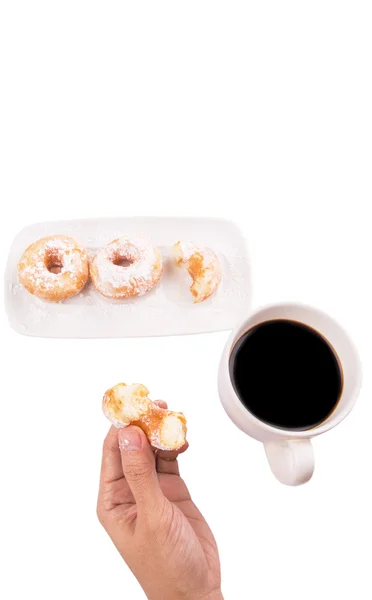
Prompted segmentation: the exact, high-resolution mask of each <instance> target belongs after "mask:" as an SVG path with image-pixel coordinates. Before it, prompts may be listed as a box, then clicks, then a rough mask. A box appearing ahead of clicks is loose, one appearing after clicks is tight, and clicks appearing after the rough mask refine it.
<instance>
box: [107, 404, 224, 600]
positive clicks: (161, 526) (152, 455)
mask: <svg viewBox="0 0 372 600" xmlns="http://www.w3.org/2000/svg"><path fill="white" fill-rule="evenodd" d="M157 404H158V405H159V406H160V407H162V408H166V407H167V405H166V404H165V402H157ZM186 449H187V444H186V445H185V446H184V447H183V448H181V449H180V450H179V451H178V452H168V451H162V450H156V452H154V449H153V448H151V446H150V445H149V443H148V440H147V438H146V436H145V434H144V433H143V431H142V430H141V429H139V428H138V427H134V426H129V427H125V428H123V429H116V428H115V427H111V429H110V431H109V433H108V435H107V437H106V439H105V442H104V446H103V457H102V468H101V479H100V489H99V495H98V504H97V515H98V518H99V520H100V522H101V523H102V525H103V527H104V528H105V529H106V531H107V533H108V534H109V536H110V537H111V539H112V541H113V542H114V544H115V546H116V548H117V549H118V551H119V552H120V554H121V556H122V557H123V559H124V560H125V562H126V563H127V565H128V566H129V568H130V569H131V571H132V572H133V574H134V575H135V577H136V578H137V579H138V581H139V583H140V584H141V586H142V588H143V590H144V592H145V594H146V596H147V598H148V599H149V600H221V599H222V600H223V596H222V593H221V574H220V563H219V558H218V550H217V545H216V542H215V539H214V537H213V534H212V532H211V530H210V529H209V527H208V525H207V523H206V521H205V520H204V518H203V516H202V515H201V513H200V512H199V510H198V509H197V507H196V506H195V504H194V503H193V502H192V500H191V498H190V494H189V491H188V489H187V487H186V484H185V482H184V481H183V480H182V479H181V477H180V475H179V469H178V463H177V455H178V454H179V453H180V452H183V451H184V450H186Z"/></svg>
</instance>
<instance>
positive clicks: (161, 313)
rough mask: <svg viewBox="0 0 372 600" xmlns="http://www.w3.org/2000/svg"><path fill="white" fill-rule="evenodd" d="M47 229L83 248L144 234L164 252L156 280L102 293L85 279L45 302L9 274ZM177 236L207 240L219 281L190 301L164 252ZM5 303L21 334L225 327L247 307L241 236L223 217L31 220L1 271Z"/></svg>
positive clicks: (183, 276) (181, 272) (183, 278)
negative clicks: (141, 291) (122, 293)
mask: <svg viewBox="0 0 372 600" xmlns="http://www.w3.org/2000/svg"><path fill="white" fill-rule="evenodd" d="M54 234H65V235H70V236H72V237H74V238H75V239H76V240H77V241H79V242H80V243H81V244H83V245H85V246H86V247H87V248H88V252H89V254H90V255H94V253H95V252H96V251H97V250H98V249H100V248H102V247H103V246H105V245H106V244H108V243H109V242H111V241H112V240H113V239H115V238H117V237H119V236H121V235H129V236H136V237H137V236H141V237H145V238H148V239H151V240H152V242H153V243H154V244H155V245H156V246H158V247H159V249H160V251H161V252H162V255H163V260H164V272H163V275H162V277H161V279H160V282H159V283H158V285H157V286H155V287H154V288H153V289H152V290H151V291H150V292H149V293H148V294H146V295H144V296H141V297H137V298H133V299H128V300H122V301H118V300H116V301H115V300H108V299H107V298H104V297H103V296H101V295H100V294H99V293H98V292H97V291H96V290H95V288H94V287H93V285H92V284H91V283H88V284H87V285H86V287H85V288H84V290H83V291H82V292H81V293H80V294H78V295H77V296H74V297H73V298H70V299H68V300H64V301H63V302H57V303H53V302H47V301H45V300H41V299H39V298H37V297H36V296H33V295H31V294H29V293H28V292H27V291H26V290H25V289H24V288H23V287H22V286H21V285H20V284H19V283H18V279H17V263H18V261H19V259H20V257H21V255H22V253H23V252H24V250H25V249H26V248H27V247H28V246H29V245H30V244H32V242H34V241H36V240H37V239H39V238H41V237H43V236H46V235H54ZM178 240H190V241H192V242H194V243H195V244H196V245H200V246H209V247H210V248H212V249H213V250H214V251H215V252H216V254H217V255H218V257H219V259H220V261H221V266H222V281H221V284H220V286H219V288H218V290H217V291H216V292H215V294H213V295H212V296H211V297H210V298H208V299H207V300H205V301H204V302H201V303H199V304H193V301H192V296H191V292H190V290H189V286H190V283H191V279H190V277H189V275H188V274H187V271H186V270H185V269H180V268H179V267H176V266H175V265H174V264H173V261H172V260H171V248H172V246H173V244H174V243H175V242H177V241H178ZM5 306H6V311H7V314H8V318H9V322H10V325H11V326H12V327H13V329H15V330H16V331H18V332H19V333H22V334H24V335H32V336H40V337H58V338H102V337H137V336H138V337H140V336H159V335H181V334H190V333H203V332H212V331H221V330H226V329H232V328H233V327H234V326H235V324H236V322H237V321H238V319H239V316H241V315H242V314H248V313H249V311H250V308H251V282H250V266H249V259H248V255H247V249H246V245H245V241H244V238H243V237H242V234H241V233H240V231H239V229H238V228H237V226H236V225H235V224H234V223H232V222H230V221H226V220H223V219H208V218H205V219H198V218H187V217H186V218H172V217H164V218H163V217H144V218H143V217H133V218H129V217H128V218H117V219H84V220H76V221H55V222H50V223H36V224H34V225H31V226H29V227H26V228H25V229H23V230H22V231H21V232H20V233H19V234H18V235H17V237H16V238H15V240H14V242H13V244H12V247H11V250H10V254H9V259H8V264H7V268H6V274H5Z"/></svg>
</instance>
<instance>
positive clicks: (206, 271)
mask: <svg viewBox="0 0 372 600" xmlns="http://www.w3.org/2000/svg"><path fill="white" fill-rule="evenodd" d="M173 253H174V260H175V263H176V265H182V264H184V265H185V266H186V269H187V271H188V273H189V275H190V277H191V279H192V280H193V281H192V284H191V286H190V291H191V293H192V295H193V296H194V302H202V301H203V300H206V299H207V298H209V296H210V295H211V294H213V292H215V291H216V289H217V288H218V286H219V284H220V281H221V265H220V262H219V260H218V258H217V255H216V254H215V253H214V252H213V250H211V249H210V248H198V247H197V246H195V245H194V244H192V243H191V242H177V244H175V245H174V246H173Z"/></svg>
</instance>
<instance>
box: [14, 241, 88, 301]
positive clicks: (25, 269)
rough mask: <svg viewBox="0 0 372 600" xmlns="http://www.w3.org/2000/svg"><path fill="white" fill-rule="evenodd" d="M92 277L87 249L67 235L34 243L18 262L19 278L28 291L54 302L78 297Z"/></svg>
mask: <svg viewBox="0 0 372 600" xmlns="http://www.w3.org/2000/svg"><path fill="white" fill-rule="evenodd" d="M88 277H89V264H88V255H87V251H86V249H85V248H84V247H83V246H80V245H79V244H78V243H77V242H76V241H75V240H74V239H73V238H71V237H68V236H66V235H50V236H48V237H44V238H41V239H40V240H38V241H37V242H34V243H33V244H31V246H29V247H28V248H27V250H25V252H24V254H23V256H22V258H21V260H20V261H19V263H18V278H19V281H20V283H21V284H22V285H23V286H24V287H25V288H26V290H28V291H29V292H30V293H31V294H34V295H35V296H38V298H42V299H43V300H50V301H52V302H58V301H59V300H65V299H66V298H70V297H71V296H74V295H75V294H78V293H79V292H80V291H81V290H82V289H83V287H84V286H85V284H86V282H87V281H88Z"/></svg>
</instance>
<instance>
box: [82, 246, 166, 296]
mask: <svg viewBox="0 0 372 600" xmlns="http://www.w3.org/2000/svg"><path fill="white" fill-rule="evenodd" d="M122 260H127V261H129V263H130V264H129V265H128V266H121V265H119V264H117V263H118V262H119V261H122ZM159 262H160V265H159V267H158V270H160V272H161V259H160V255H157V254H156V251H155V248H154V246H153V245H152V244H151V243H150V242H149V241H147V240H145V239H142V238H134V239H133V238H128V237H121V238H118V239H117V240H114V241H113V242H111V243H110V244H108V246H106V247H105V248H103V249H102V250H100V252H98V253H97V254H96V256H95V257H94V259H93V261H92V267H91V275H92V279H93V282H94V284H95V286H96V287H97V289H98V290H99V291H101V293H103V294H105V295H108V296H113V297H115V295H117V294H118V295H120V294H123V295H127V296H141V295H143V294H146V293H147V292H148V291H149V290H150V289H151V288H152V287H153V286H154V283H155V282H156V281H155V278H154V269H155V267H156V265H157V263H159ZM159 275H160V273H159ZM157 279H158V277H156V280H157Z"/></svg>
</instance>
